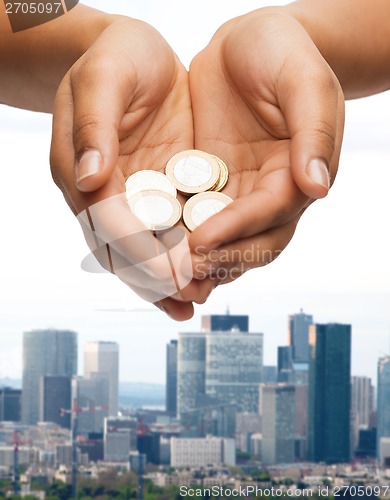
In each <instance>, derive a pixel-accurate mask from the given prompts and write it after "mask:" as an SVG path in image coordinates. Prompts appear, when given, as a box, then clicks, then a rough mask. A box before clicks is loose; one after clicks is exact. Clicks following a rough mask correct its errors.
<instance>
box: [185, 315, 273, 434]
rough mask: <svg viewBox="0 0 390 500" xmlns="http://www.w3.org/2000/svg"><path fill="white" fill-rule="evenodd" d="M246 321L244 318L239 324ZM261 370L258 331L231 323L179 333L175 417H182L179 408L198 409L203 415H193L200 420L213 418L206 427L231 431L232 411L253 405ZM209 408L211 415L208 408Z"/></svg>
mask: <svg viewBox="0 0 390 500" xmlns="http://www.w3.org/2000/svg"><path fill="white" fill-rule="evenodd" d="M211 317H212V316H211ZM229 317H230V316H229ZM240 318H241V317H240ZM244 318H245V317H244ZM247 324H248V320H247V318H246V320H245V321H244V320H243V322H242V325H247ZM262 370H263V334H261V333H249V332H247V331H241V330H239V329H238V328H235V327H234V328H232V329H230V330H228V331H221V330H213V331H206V332H197V333H179V341H178V382H177V383H178V391H177V394H178V401H177V404H178V415H179V417H180V418H181V420H183V415H184V414H186V416H187V417H188V416H189V415H190V414H191V415H193V416H195V414H196V412H197V411H198V410H199V409H202V411H203V410H204V411H205V412H206V413H208V415H207V416H206V414H205V413H203V414H202V415H200V414H199V418H198V417H195V420H196V419H198V420H201V421H202V426H204V425H205V422H206V420H207V421H210V422H211V420H214V423H213V424H211V428H214V430H213V431H210V432H212V433H213V434H215V435H226V434H228V435H231V433H234V429H235V422H234V413H235V412H257V411H258V407H259V391H258V387H259V383H260V382H261V379H262ZM210 408H213V412H214V416H213V415H211V414H209V410H210ZM210 419H211V420H210ZM187 422H188V421H187ZM195 424H196V423H195ZM195 424H194V425H195ZM187 425H189V424H187ZM208 429H210V427H208Z"/></svg>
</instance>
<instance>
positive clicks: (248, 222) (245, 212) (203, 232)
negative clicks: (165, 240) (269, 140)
mask: <svg viewBox="0 0 390 500" xmlns="http://www.w3.org/2000/svg"><path fill="white" fill-rule="evenodd" d="M273 160H276V161H277V162H280V165H281V166H282V168H279V169H277V170H273V171H271V172H269V173H268V174H267V175H264V176H261V177H259V178H258V180H257V184H256V185H255V189H254V190H253V191H252V192H250V193H249V194H246V195H244V196H241V197H239V198H237V199H236V200H234V201H233V203H230V205H228V206H227V207H226V208H224V209H223V210H222V211H221V212H219V213H218V214H216V215H213V216H212V217H211V218H210V219H208V220H207V221H206V222H204V223H203V224H202V225H200V226H199V227H198V228H196V229H195V231H194V232H193V233H192V235H191V238H190V248H191V251H192V252H193V253H201V254H205V253H208V252H209V251H211V250H214V249H216V248H219V247H220V246H222V245H224V244H227V243H230V242H233V241H237V240H239V239H242V238H248V237H251V236H254V235H257V234H258V233H261V232H263V231H266V230H268V229H270V228H272V227H275V226H281V225H283V224H285V223H287V222H288V221H290V220H292V219H294V218H295V217H296V216H297V215H298V214H299V213H300V212H301V211H302V209H303V208H304V207H305V206H306V205H307V204H308V200H307V198H306V196H304V195H303V194H302V193H301V191H300V190H299V189H298V187H297V185H296V184H295V182H294V181H293V179H292V176H291V169H290V168H288V167H287V166H285V167H284V168H283V161H284V162H285V164H286V165H287V164H288V155H285V158H284V160H283V158H274V159H273ZM265 168H267V166H266V165H265Z"/></svg>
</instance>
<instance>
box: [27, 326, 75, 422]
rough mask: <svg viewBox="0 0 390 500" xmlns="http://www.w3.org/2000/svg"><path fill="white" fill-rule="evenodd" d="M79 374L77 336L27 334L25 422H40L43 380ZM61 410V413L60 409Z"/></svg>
mask: <svg viewBox="0 0 390 500" xmlns="http://www.w3.org/2000/svg"><path fill="white" fill-rule="evenodd" d="M76 373H77V334H76V333H75V332H72V331H68V330H32V331H29V332H25V333H24V334H23V382H22V389H23V390H22V421H23V423H25V424H28V425H32V424H36V423H37V422H38V420H39V418H40V415H39V406H40V401H41V398H40V388H41V378H42V377H44V376H46V375H51V376H63V377H69V378H71V377H73V376H74V375H76ZM58 410H59V409H58Z"/></svg>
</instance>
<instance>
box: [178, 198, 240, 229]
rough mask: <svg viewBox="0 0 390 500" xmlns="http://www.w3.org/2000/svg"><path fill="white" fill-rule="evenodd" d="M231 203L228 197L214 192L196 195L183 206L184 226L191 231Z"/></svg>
mask: <svg viewBox="0 0 390 500" xmlns="http://www.w3.org/2000/svg"><path fill="white" fill-rule="evenodd" d="M232 201H233V200H232V199H231V198H230V196H227V195H226V194H223V193H216V192H214V191H207V192H205V193H198V194H196V195H194V196H192V198H190V199H189V200H188V201H186V203H185V205H184V208H183V220H184V224H185V225H186V226H187V228H188V229H189V230H190V231H193V230H194V229H195V228H197V227H198V226H200V225H201V224H203V222H205V221H206V220H207V219H209V218H210V217H211V216H213V215H215V214H217V213H218V212H220V211H221V210H223V209H224V208H225V207H226V206H227V205H229V203H231V202H232Z"/></svg>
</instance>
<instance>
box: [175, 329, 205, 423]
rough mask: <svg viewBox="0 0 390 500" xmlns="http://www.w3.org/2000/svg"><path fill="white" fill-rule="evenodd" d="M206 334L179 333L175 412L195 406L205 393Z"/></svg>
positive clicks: (185, 410) (179, 413)
mask: <svg viewBox="0 0 390 500" xmlns="http://www.w3.org/2000/svg"><path fill="white" fill-rule="evenodd" d="M205 382H206V336H205V335H204V334H203V333H179V343H178V350H177V413H178V415H179V416H181V415H182V414H183V413H185V412H187V411H189V410H193V409H194V408H196V406H197V403H198V400H199V397H200V396H202V395H204V394H205Z"/></svg>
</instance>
